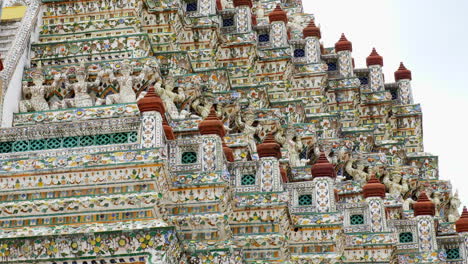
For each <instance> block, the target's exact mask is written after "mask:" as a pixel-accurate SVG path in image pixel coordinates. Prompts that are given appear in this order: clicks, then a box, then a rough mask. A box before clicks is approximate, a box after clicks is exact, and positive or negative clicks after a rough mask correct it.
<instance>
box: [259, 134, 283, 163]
mask: <svg viewBox="0 0 468 264" xmlns="http://www.w3.org/2000/svg"><path fill="white" fill-rule="evenodd" d="M257 153H258V156H259V157H260V158H266V157H273V158H277V159H281V146H280V145H279V144H278V143H277V142H276V141H275V137H274V136H273V133H270V134H268V136H267V137H266V138H265V140H264V141H263V143H262V144H259V145H257Z"/></svg>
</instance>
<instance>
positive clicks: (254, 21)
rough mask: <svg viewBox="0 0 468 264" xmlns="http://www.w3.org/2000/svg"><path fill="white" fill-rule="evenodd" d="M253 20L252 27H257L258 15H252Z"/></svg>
mask: <svg viewBox="0 0 468 264" xmlns="http://www.w3.org/2000/svg"><path fill="white" fill-rule="evenodd" d="M251 18H252V26H256V25H257V15H254V14H252V16H251Z"/></svg>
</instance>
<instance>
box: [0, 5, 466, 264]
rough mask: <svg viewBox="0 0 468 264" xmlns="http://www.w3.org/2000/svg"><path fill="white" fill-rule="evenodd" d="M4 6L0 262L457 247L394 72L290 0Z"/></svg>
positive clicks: (330, 256) (394, 252) (421, 255)
mask: <svg viewBox="0 0 468 264" xmlns="http://www.w3.org/2000/svg"><path fill="white" fill-rule="evenodd" d="M0 2H1V1H0ZM317 4H320V3H317ZM3 6H4V7H3V10H2V16H1V17H2V19H1V21H0V25H1V28H0V59H1V62H2V64H3V66H2V67H0V81H1V82H0V86H1V88H2V89H1V92H0V108H1V115H0V118H1V123H2V128H1V129H0V263H12V264H13V263H15V264H18V263H37V264H46V263H47V264H51V263H56V264H95V263H99V264H105V263H128V264H130V263H132V264H146V263H148V264H149V263H151V264H153V263H158V264H163V263H167V264H179V263H181V264H189V263H190V264H194V263H223V264H224V263H225V264H227V263H236V264H237V263H239V264H240V263H298V264H299V263H301V264H302V263H468V261H467V259H468V257H467V254H468V246H467V245H468V211H467V210H466V209H465V210H464V211H463V214H462V215H461V216H460V214H459V212H458V210H459V207H460V200H459V199H458V194H456V193H455V194H453V193H452V186H451V184H450V182H448V181H444V180H440V179H439V175H438V158H437V156H434V155H432V154H429V153H426V152H424V146H423V131H422V128H423V127H422V111H421V107H420V105H419V104H416V103H414V101H413V96H412V92H411V79H412V73H411V71H410V70H408V69H407V68H406V67H405V66H404V65H403V63H402V64H401V65H400V66H399V68H398V69H397V71H396V72H395V83H385V81H384V77H383V72H382V70H383V66H384V63H383V62H384V59H383V56H381V55H380V54H379V53H378V52H377V49H373V50H372V52H371V53H370V55H369V56H368V57H367V58H366V62H367V67H366V68H363V69H357V68H355V66H354V58H353V57H352V51H353V45H352V42H351V41H350V40H348V39H347V38H346V36H345V35H344V34H343V35H341V36H336V39H338V41H337V42H336V43H334V44H333V45H331V46H332V47H326V46H323V44H321V42H320V39H321V37H322V34H326V32H322V31H321V29H320V28H319V27H318V26H317V25H318V22H317V21H315V18H314V16H313V15H311V14H306V13H304V12H303V8H302V3H301V2H300V1H279V0H273V1H271V0H259V1H252V0H233V1H231V0H162V1H155V0H67V1H62V0H42V1H39V0H23V1H19V0H18V1H5V3H4V5H3ZM354 48H355V49H356V47H354ZM356 59H360V60H362V59H364V58H356ZM2 64H0V65H2Z"/></svg>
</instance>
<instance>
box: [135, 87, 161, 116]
mask: <svg viewBox="0 0 468 264" xmlns="http://www.w3.org/2000/svg"><path fill="white" fill-rule="evenodd" d="M137 105H138V109H140V112H141V113H143V112H151V111H157V112H159V113H160V114H161V115H162V116H164V113H165V112H166V109H165V108H164V103H163V101H162V100H161V97H159V96H158V95H157V94H156V93H155V92H154V87H153V86H151V87H150V88H149V89H148V92H147V93H146V95H145V97H143V98H141V99H140V100H138V102H137Z"/></svg>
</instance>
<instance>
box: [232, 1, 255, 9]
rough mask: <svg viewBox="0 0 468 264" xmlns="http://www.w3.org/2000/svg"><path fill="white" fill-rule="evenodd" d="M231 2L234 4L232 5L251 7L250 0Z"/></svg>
mask: <svg viewBox="0 0 468 264" xmlns="http://www.w3.org/2000/svg"><path fill="white" fill-rule="evenodd" d="M232 3H233V4H234V7H238V6H249V7H250V8H252V0H233V1H232Z"/></svg>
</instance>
